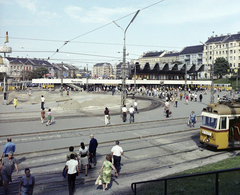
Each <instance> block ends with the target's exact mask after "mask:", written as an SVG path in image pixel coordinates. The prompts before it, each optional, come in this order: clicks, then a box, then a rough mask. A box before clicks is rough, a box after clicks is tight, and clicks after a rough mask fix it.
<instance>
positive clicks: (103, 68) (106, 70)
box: [92, 63, 113, 78]
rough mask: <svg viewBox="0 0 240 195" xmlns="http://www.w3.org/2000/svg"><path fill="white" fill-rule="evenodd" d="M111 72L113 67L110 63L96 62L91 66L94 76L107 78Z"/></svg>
mask: <svg viewBox="0 0 240 195" xmlns="http://www.w3.org/2000/svg"><path fill="white" fill-rule="evenodd" d="M112 74H113V68H112V65H111V64H110V63H97V64H95V65H94V66H93V75H92V76H93V77H94V78H109V77H111V76H112Z"/></svg>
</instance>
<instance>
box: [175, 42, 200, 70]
mask: <svg viewBox="0 0 240 195" xmlns="http://www.w3.org/2000/svg"><path fill="white" fill-rule="evenodd" d="M179 61H180V62H182V63H183V64H187V65H193V64H195V65H200V64H202V63H203V45H194V46H187V47H184V48H183V49H182V51H181V52H180V53H179Z"/></svg>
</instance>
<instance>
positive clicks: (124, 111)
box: [122, 105, 127, 122]
mask: <svg viewBox="0 0 240 195" xmlns="http://www.w3.org/2000/svg"><path fill="white" fill-rule="evenodd" d="M122 114H123V122H126V120H127V108H126V105H124V106H123V108H122Z"/></svg>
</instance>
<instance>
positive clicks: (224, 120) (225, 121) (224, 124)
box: [219, 117, 227, 129]
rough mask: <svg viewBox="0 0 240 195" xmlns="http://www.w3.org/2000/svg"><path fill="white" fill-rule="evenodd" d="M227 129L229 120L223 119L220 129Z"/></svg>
mask: <svg viewBox="0 0 240 195" xmlns="http://www.w3.org/2000/svg"><path fill="white" fill-rule="evenodd" d="M226 128H227V118H226V117H221V118H220V126H219V129H226Z"/></svg>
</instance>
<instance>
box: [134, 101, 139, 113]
mask: <svg viewBox="0 0 240 195" xmlns="http://www.w3.org/2000/svg"><path fill="white" fill-rule="evenodd" d="M137 105H138V104H137V100H135V102H134V110H135V111H136V113H139V112H138V108H137Z"/></svg>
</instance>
